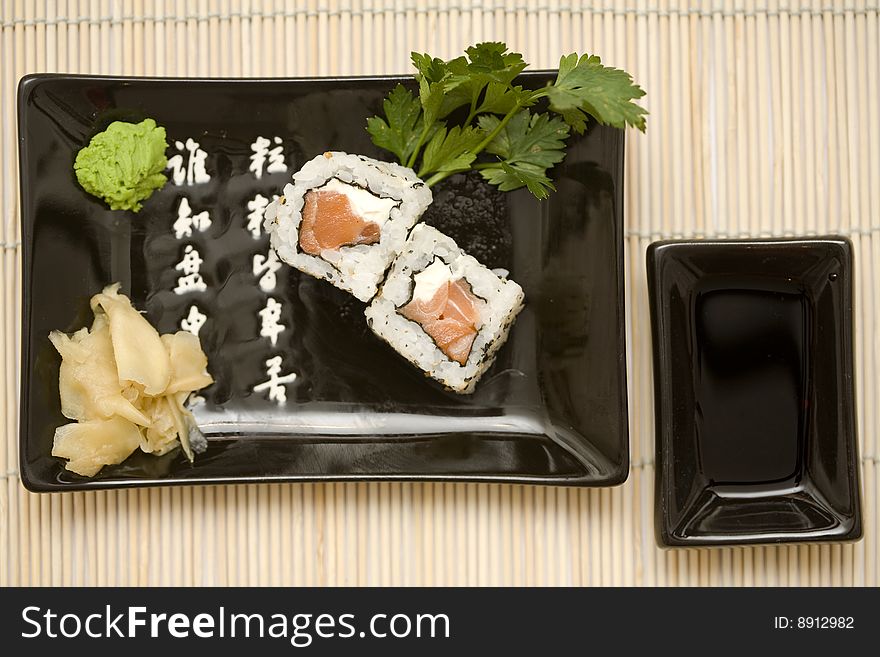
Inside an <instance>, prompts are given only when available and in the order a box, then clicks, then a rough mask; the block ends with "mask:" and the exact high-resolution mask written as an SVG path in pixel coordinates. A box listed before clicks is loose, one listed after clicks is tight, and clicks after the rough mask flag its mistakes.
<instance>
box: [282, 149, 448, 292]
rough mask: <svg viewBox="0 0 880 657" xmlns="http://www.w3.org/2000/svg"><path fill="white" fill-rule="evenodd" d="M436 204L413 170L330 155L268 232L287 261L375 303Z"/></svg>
mask: <svg viewBox="0 0 880 657" xmlns="http://www.w3.org/2000/svg"><path fill="white" fill-rule="evenodd" d="M431 200H432V197H431V190H430V189H428V186H427V185H425V183H424V182H422V181H421V180H420V179H419V178H418V177H417V176H416V175H415V173H414V172H413V171H412V170H411V169H407V168H405V167H402V166H400V165H397V164H391V163H389V162H381V161H379V160H372V159H370V158H368V157H363V156H361V155H349V154H347V153H340V152H328V153H324V154H323V155H319V156H317V157H315V158H313V159H312V160H309V161H308V162H306V164H305V166H303V168H302V169H300V170H299V171H298V172H297V173H295V174H294V176H293V183H292V184H291V183H288V184H287V185H286V186H285V187H284V195H283V196H281V197H279V198H278V199H277V200H275V201H273V202H272V203H271V204H270V205H269V206H268V207H267V208H266V214H265V217H266V220H265V228H266V232H268V233H269V235H270V236H271V239H272V248H273V249H275V252H276V253H277V254H278V257H279V258H280V259H281V260H283V261H284V262H286V263H288V264H289V265H291V266H293V267H296V268H297V269H299V270H300V271H303V272H305V273H306V274H310V275H311V276H315V277H316V278H323V279H325V280H327V281H329V282H330V283H332V284H333V285H335V286H336V287H339V288H342V289H343V290H347V291H348V292H351V293H352V294H353V295H354V296H356V297H357V298H358V299H360V300H361V301H369V300H370V299H372V298H373V296H374V295H375V294H376V289H377V288H378V285H379V283H380V282H381V281H382V279H383V278H384V276H385V272H386V271H387V269H388V266H389V265H390V264H391V261H392V260H393V259H394V257H395V256H396V255H397V254H398V253H399V252H400V250H401V249H402V248H403V243H404V242H405V241H406V235H407V233H408V232H409V229H410V228H412V226H413V225H414V224H415V223H416V222H417V221H418V220H419V217H421V216H422V213H423V212H424V211H425V208H427V207H428V206H429V205H430V204H431Z"/></svg>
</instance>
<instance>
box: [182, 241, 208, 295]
mask: <svg viewBox="0 0 880 657" xmlns="http://www.w3.org/2000/svg"><path fill="white" fill-rule="evenodd" d="M202 262H203V260H202V257H201V256H200V255H199V252H198V251H196V249H195V248H194V247H193V246H192V245H191V244H187V246H186V248H185V249H184V250H183V259H182V260H181V261H180V262H178V263H177V264H176V265H175V266H174V268H175V269H176V270H177V271H180V272H183V273H184V274H185V275H184V276H181V277H180V278H178V279H177V287H176V288H174V292H175V293H177V294H185V293H186V292H204V291H205V290H206V289H207V288H208V286H207V285H205V281H204V279H203V278H202V275H201V274H200V273H199V269H200V268H201V266H202Z"/></svg>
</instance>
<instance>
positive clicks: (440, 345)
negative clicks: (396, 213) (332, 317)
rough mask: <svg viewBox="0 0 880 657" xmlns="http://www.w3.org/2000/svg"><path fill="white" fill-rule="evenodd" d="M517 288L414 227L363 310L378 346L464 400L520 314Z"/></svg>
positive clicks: (443, 239)
mask: <svg viewBox="0 0 880 657" xmlns="http://www.w3.org/2000/svg"><path fill="white" fill-rule="evenodd" d="M523 298H524V295H523V291H522V288H521V287H520V286H519V285H518V284H517V283H515V282H514V281H512V280H508V279H505V278H501V277H499V276H498V275H496V274H495V273H493V272H492V271H491V270H489V269H487V268H486V267H485V266H483V265H482V264H480V263H479V262H478V261H477V260H476V259H475V258H473V257H472V256H469V255H467V254H466V253H464V252H463V251H462V250H461V249H459V248H458V246H457V245H456V244H455V242H454V241H453V240H452V238H450V237H448V236H447V235H444V234H443V233H441V232H440V231H438V230H437V229H436V228H433V227H431V226H428V225H426V224H419V225H418V226H416V227H415V228H413V229H412V232H411V233H410V236H409V239H408V240H407V241H406V244H405V245H404V248H403V251H402V252H401V254H400V255H399V256H398V257H397V259H396V260H395V261H394V264H393V265H392V266H391V271H390V272H389V274H388V277H387V278H386V279H385V283H384V284H383V285H382V287H381V289H380V290H379V293H378V294H377V295H376V297H375V298H374V299H373V301H372V302H371V303H370V305H369V306H367V309H366V313H365V314H366V317H367V323H368V324H369V326H370V328H372V330H373V331H374V332H375V333H376V335H378V336H379V337H380V338H382V339H384V340H385V341H386V342H388V343H389V344H390V345H391V346H392V347H393V348H394V349H395V350H397V351H398V353H400V354H401V355H402V356H403V357H404V358H406V359H407V360H409V361H410V362H411V363H413V364H414V365H415V366H416V367H418V368H420V369H421V370H423V371H424V372H425V373H426V374H427V375H428V376H430V377H432V378H434V379H436V380H437V381H439V382H440V383H442V384H443V385H444V386H446V387H447V388H449V389H450V390H453V391H455V392H458V393H471V392H473V390H474V387H475V386H476V384H477V381H478V380H479V379H480V377H481V376H482V374H483V372H485V371H486V370H487V369H488V368H489V367H490V366H491V365H492V362H493V360H494V359H495V354H496V352H497V351H498V349H499V348H500V347H501V345H502V344H504V341H505V340H506V339H507V334H508V332H509V330H510V327H511V325H512V324H513V322H514V320H515V319H516V315H517V313H519V311H520V310H522V307H523Z"/></svg>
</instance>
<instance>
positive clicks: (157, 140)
mask: <svg viewBox="0 0 880 657" xmlns="http://www.w3.org/2000/svg"><path fill="white" fill-rule="evenodd" d="M167 148H168V144H167V143H166V141H165V128H162V127H159V126H156V122H155V121H154V120H153V119H144V120H143V121H141V122H140V123H125V122H123V121H114V122H113V123H111V124H110V125H109V126H108V127H107V129H106V130H105V131H104V132H99V133H98V134H97V135H95V136H94V137H92V140H91V141H90V142H89V145H88V146H86V147H85V148H83V149H82V150H81V151H80V152H79V153H78V154H77V156H76V162H74V164H73V169H74V171H75V172H76V179H77V180H78V181H79V184H80V185H82V187H83V189H85V190H86V191H87V192H88V193H89V194H92V195H93V196H97V197H98V198H101V199H104V201H106V202H107V205H109V206H110V209H111V210H132V211H134V212H137V211H138V210H140V209H141V202H142V201H144V200H146V199H148V198H149V197H150V195H151V194H152V193H153V192H154V191H156V190H157V189H161V188H162V186H163V185H164V184H165V183H166V182H168V178H167V177H165V174H163V173H162V172H163V171H164V170H165V167H166V166H168V158H167V157H165V149H167Z"/></svg>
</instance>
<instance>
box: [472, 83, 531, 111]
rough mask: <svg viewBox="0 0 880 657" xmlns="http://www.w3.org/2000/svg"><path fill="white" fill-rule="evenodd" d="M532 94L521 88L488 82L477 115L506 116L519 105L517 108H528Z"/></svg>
mask: <svg viewBox="0 0 880 657" xmlns="http://www.w3.org/2000/svg"><path fill="white" fill-rule="evenodd" d="M532 95H533V92H531V91H526V90H524V89H523V88H522V87H512V86H510V85H506V84H502V83H500V82H490V83H489V85H488V86H487V87H486V93H485V95H484V96H483V102H482V103H480V106H479V108H478V109H477V114H501V115H504V114H507V113H508V112H510V111H511V110H512V109H513V108H514V107H516V106H517V104H519V107H528V106H529V105H531V104H532V102H533V101H532V100H531V97H532Z"/></svg>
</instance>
